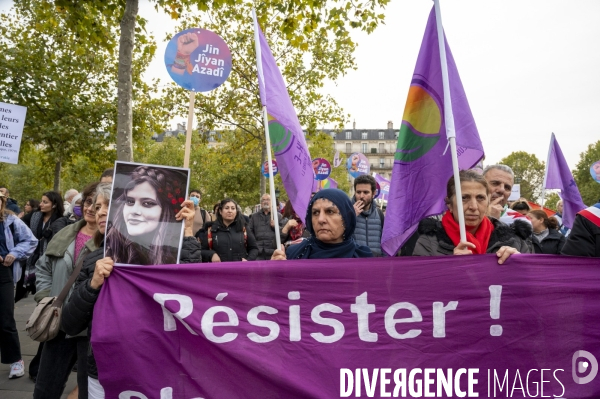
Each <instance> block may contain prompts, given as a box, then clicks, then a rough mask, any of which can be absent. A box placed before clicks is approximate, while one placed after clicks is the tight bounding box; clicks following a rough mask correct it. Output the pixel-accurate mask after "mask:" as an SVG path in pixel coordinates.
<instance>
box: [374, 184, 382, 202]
mask: <svg viewBox="0 0 600 399" xmlns="http://www.w3.org/2000/svg"><path fill="white" fill-rule="evenodd" d="M379 194H381V186H380V185H379V182H377V181H376V182H375V195H374V196H373V198H379Z"/></svg>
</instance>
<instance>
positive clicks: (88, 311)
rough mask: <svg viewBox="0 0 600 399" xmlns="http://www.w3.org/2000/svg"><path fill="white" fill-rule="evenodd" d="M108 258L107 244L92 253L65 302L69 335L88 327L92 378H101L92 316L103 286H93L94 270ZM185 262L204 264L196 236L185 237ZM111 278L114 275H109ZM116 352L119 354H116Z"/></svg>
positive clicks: (64, 326)
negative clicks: (105, 248)
mask: <svg viewBox="0 0 600 399" xmlns="http://www.w3.org/2000/svg"><path fill="white" fill-rule="evenodd" d="M103 257H104V245H102V246H101V247H100V248H98V249H97V250H95V251H93V252H91V253H90V254H89V255H88V256H87V257H86V258H85V261H84V262H83V266H82V268H81V273H79V276H78V277H77V280H76V281H75V288H73V293H72V294H71V298H70V299H69V302H67V303H65V304H64V305H63V310H62V315H61V328H62V329H63V330H64V331H65V332H66V333H67V334H69V335H77V334H79V333H80V332H82V331H84V330H85V329H86V328H87V329H88V338H89V339H90V347H89V349H88V359H87V367H88V375H89V376H90V377H92V378H95V379H98V367H97V366H96V359H95V358H94V351H93V348H92V344H91V342H92V319H93V317H94V306H95V305H96V301H97V300H98V295H100V290H101V289H102V287H100V289H97V290H95V289H93V288H92V287H91V286H90V283H91V281H92V277H93V276H94V269H95V268H96V261H98V260H100V259H102V258H103ZM179 259H180V262H181V263H200V262H202V258H201V256H200V244H198V242H197V241H196V239H195V238H194V237H185V238H184V239H183V245H182V247H181V256H180V257H179ZM109 278H110V277H109ZM115 355H116V354H115Z"/></svg>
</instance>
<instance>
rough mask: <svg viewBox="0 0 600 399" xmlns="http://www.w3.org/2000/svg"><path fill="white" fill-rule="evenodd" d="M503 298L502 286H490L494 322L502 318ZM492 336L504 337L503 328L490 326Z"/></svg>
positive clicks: (491, 311)
mask: <svg viewBox="0 0 600 399" xmlns="http://www.w3.org/2000/svg"><path fill="white" fill-rule="evenodd" d="M501 296H502V286H501V285H490V317H491V318H492V319H494V320H498V319H499V318H500V299H501ZM490 335H491V336H492V337H499V336H501V335H502V326H501V325H500V324H494V325H491V326H490Z"/></svg>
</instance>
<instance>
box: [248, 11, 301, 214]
mask: <svg viewBox="0 0 600 399" xmlns="http://www.w3.org/2000/svg"><path fill="white" fill-rule="evenodd" d="M252 18H253V20H254V40H255V41H256V62H257V67H258V68H257V69H258V86H259V90H260V100H261V102H262V105H263V107H267V111H268V120H269V121H268V124H269V136H270V142H271V146H272V147H273V151H274V152H275V158H276V159H277V166H278V167H279V173H280V175H281V180H282V181H283V186H284V187H285V190H286V192H287V195H288V198H289V199H290V201H292V206H293V207H294V210H296V213H297V214H298V216H299V217H300V218H301V219H302V221H303V222H305V220H304V218H305V215H306V211H307V209H308V202H309V201H310V193H311V190H312V186H313V169H312V161H311V157H310V153H309V152H308V147H307V146H306V140H305V139H304V132H303V131H302V127H301V126H300V122H299V121H298V116H297V115H296V111H295V110H294V106H293V105H292V100H290V96H289V94H288V92H287V87H286V85H285V82H284V81H283V77H282V76H281V72H280V71H279V68H278V67H277V63H276V62H275V58H274V57H273V54H272V53H271V49H270V48H269V45H268V43H267V40H266V39H265V36H264V35H263V33H262V31H261V29H260V26H258V22H257V20H256V13H255V12H254V10H253V11H252Z"/></svg>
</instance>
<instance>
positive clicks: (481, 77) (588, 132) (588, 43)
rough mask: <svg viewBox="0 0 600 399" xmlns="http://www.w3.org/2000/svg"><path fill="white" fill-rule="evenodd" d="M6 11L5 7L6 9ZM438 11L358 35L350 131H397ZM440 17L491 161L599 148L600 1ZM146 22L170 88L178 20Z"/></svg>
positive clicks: (348, 82)
mask: <svg viewBox="0 0 600 399" xmlns="http://www.w3.org/2000/svg"><path fill="white" fill-rule="evenodd" d="M9 4H10V2H9V1H7V0H0V10H3V11H4V10H6V9H8V7H9ZM432 6H433V2H432V1H430V0H392V1H391V3H390V4H389V5H388V6H387V7H386V9H385V10H384V13H385V25H381V26H380V27H378V28H377V29H376V30H375V32H373V33H372V34H371V35H367V34H365V33H362V32H355V33H353V38H354V40H355V41H356V42H357V43H358V48H357V50H356V52H355V58H356V65H357V70H355V71H350V72H348V73H347V74H346V75H345V76H344V77H342V78H341V79H339V80H338V81H337V82H328V83H327V84H326V85H325V87H324V88H323V93H329V94H331V95H332V96H333V97H334V98H335V99H336V100H337V101H338V103H339V104H340V106H342V108H343V109H344V111H345V113H349V114H351V119H350V122H349V123H348V124H347V125H346V128H351V127H352V121H356V127H357V129H379V128H385V127H386V126H387V121H389V120H391V121H392V122H393V124H394V127H395V128H397V127H399V125H400V122H401V120H402V114H403V111H404V104H405V102H406V96H407V93H408V88H409V84H410V80H411V77H412V74H413V70H414V66H415V63H416V59H417V55H418V52H419V47H420V45H421V40H422V38H423V32H424V30H425V24H426V22H427V17H428V15H429V11H430V10H431V7H432ZM441 10H442V22H443V24H444V30H445V32H446V37H447V39H448V43H449V45H450V48H451V49H452V53H453V55H454V59H455V61H456V64H457V67H458V71H459V73H460V76H461V80H462V82H463V86H464V89H465V92H466V94H467V98H468V100H469V104H470V107H471V110H472V112H473V116H474V118H475V122H476V123H477V127H478V130H479V135H480V137H481V140H482V142H483V147H484V150H485V153H486V161H485V163H486V164H490V163H496V162H498V161H499V160H500V159H502V158H503V157H505V156H507V155H509V154H510V153H511V152H514V151H526V152H529V153H533V154H535V155H536V156H537V157H538V158H539V159H540V160H542V161H545V160H546V158H547V153H548V146H549V143H550V134H551V133H552V132H554V133H555V134H556V139H557V141H558V143H559V144H560V146H561V148H562V150H563V153H564V155H565V157H566V159H567V162H568V164H569V166H570V167H571V168H572V169H574V168H575V165H576V164H577V162H578V161H579V158H580V154H581V153H582V152H583V151H585V150H586V149H587V146H588V145H589V144H592V143H595V142H596V141H598V140H600V118H599V117H598V115H600V95H598V93H600V23H598V17H599V16H600V1H597V0H562V1H558V0H544V1H542V0H527V1H523V0H503V1H496V2H490V1H481V0H453V1H448V0H441ZM140 15H142V16H143V17H145V18H146V19H148V20H149V24H148V27H149V28H148V29H149V31H151V32H152V33H153V34H154V36H155V37H156V39H157V41H158V49H157V52H156V57H155V59H154V61H153V62H152V64H151V66H150V69H149V70H148V72H147V74H146V76H147V77H159V78H161V80H164V81H168V80H169V79H170V78H169V76H168V74H167V72H166V69H165V66H164V61H163V56H164V51H165V48H166V44H167V42H166V41H165V36H166V34H167V33H174V32H175V26H176V22H175V21H173V20H171V19H170V17H168V16H167V15H165V14H163V13H160V12H157V11H156V10H155V9H154V7H153V6H152V5H151V4H150V3H149V2H148V1H147V0H140ZM257 112H260V110H257ZM593 115H596V117H594V116H593ZM181 122H185V120H184V119H183V118H182V120H181ZM326 127H327V126H326Z"/></svg>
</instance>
